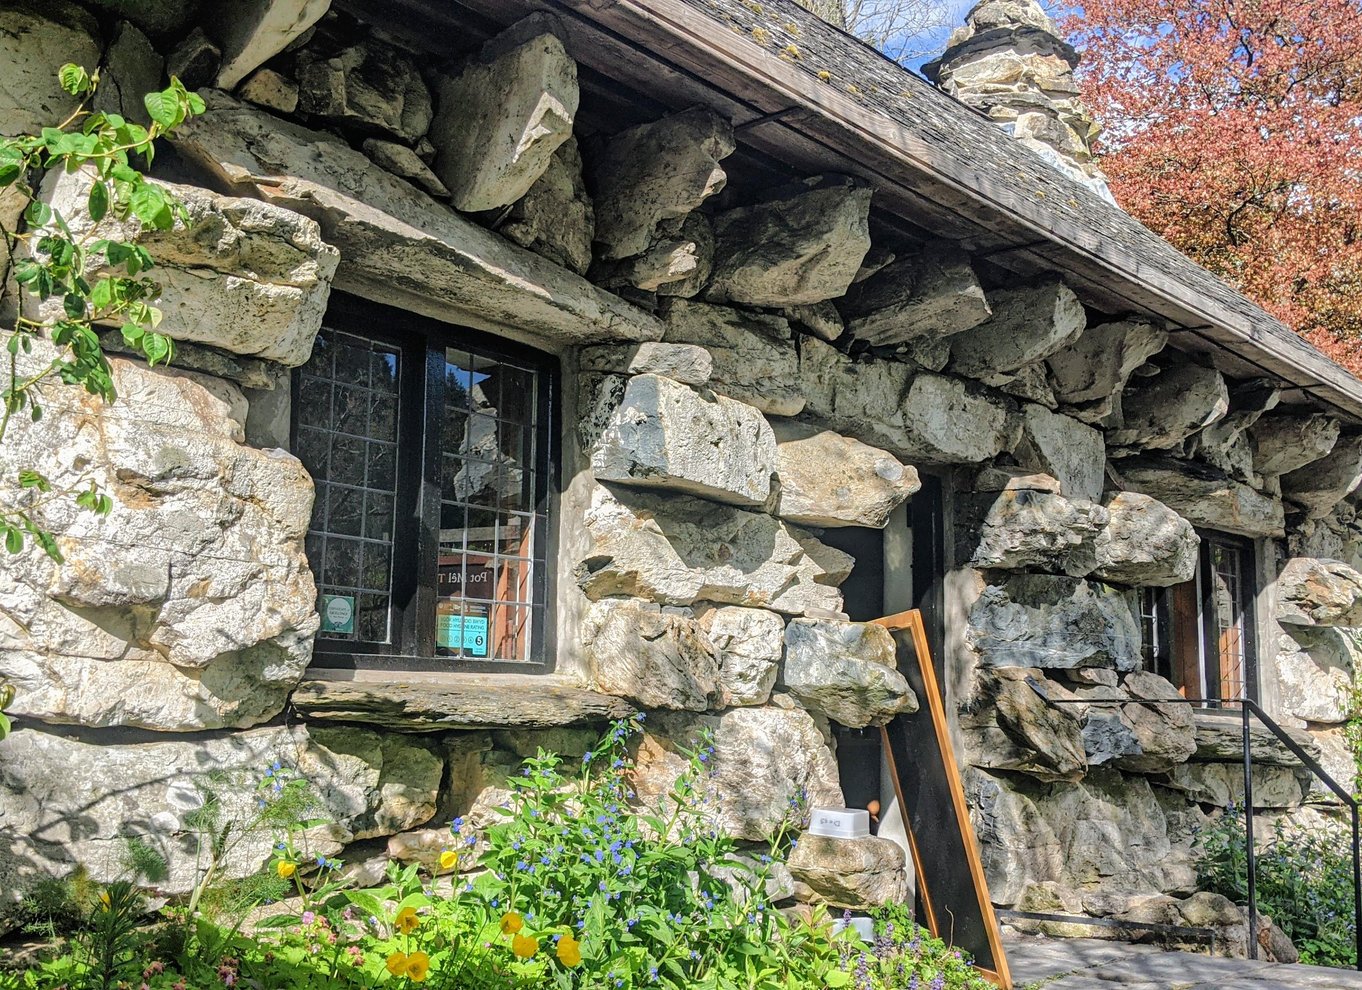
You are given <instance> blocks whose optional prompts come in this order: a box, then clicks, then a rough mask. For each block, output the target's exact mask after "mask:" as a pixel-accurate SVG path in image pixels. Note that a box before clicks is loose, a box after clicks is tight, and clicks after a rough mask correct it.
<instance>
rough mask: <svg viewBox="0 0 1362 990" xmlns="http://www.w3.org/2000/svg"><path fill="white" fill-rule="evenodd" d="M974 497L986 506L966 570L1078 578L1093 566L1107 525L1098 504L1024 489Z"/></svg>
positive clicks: (1103, 512) (1106, 519)
mask: <svg viewBox="0 0 1362 990" xmlns="http://www.w3.org/2000/svg"><path fill="white" fill-rule="evenodd" d="M979 499H980V501H988V503H989V504H988V509H987V513H986V514H985V516H984V519H983V522H982V524H981V525H980V527H979V535H978V543H977V545H976V546H975V548H974V555H973V557H972V558H971V560H970V565H971V566H972V567H980V568H986V569H987V568H998V569H1001V570H1038V571H1047V572H1050V573H1056V574H1069V575H1072V576H1073V577H1084V576H1086V575H1087V574H1089V573H1091V572H1092V570H1093V568H1094V567H1095V566H1096V563H1097V561H1096V551H1095V547H1096V541H1097V539H1098V535H1099V533H1101V532H1102V531H1103V530H1104V529H1105V527H1106V525H1107V521H1108V513H1107V510H1106V509H1104V508H1103V507H1102V506H1100V505H1097V504H1095V503H1093V502H1089V501H1087V500H1085V499H1075V500H1070V499H1067V498H1064V497H1063V496H1062V495H1056V494H1051V493H1049V492H1039V491H1029V490H1026V489H1022V490H1018V491H1004V492H1001V493H1000V494H998V496H997V497H996V498H994V497H993V496H992V493H989V494H988V495H984V496H980V497H979Z"/></svg>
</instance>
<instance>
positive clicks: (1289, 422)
mask: <svg viewBox="0 0 1362 990" xmlns="http://www.w3.org/2000/svg"><path fill="white" fill-rule="evenodd" d="M1338 431H1339V422H1338V420H1336V419H1334V418H1333V417H1332V416H1325V415H1322V414H1319V413H1315V414H1312V415H1308V416H1292V415H1287V414H1282V415H1276V416H1264V417H1262V418H1261V419H1259V420H1258V421H1257V422H1256V423H1254V424H1253V427H1252V429H1251V430H1250V431H1249V432H1250V435H1251V437H1252V443H1253V467H1254V470H1256V471H1258V472H1259V473H1260V474H1267V475H1282V474H1290V473H1291V472H1292V471H1296V470H1298V469H1300V468H1303V467H1305V466H1306V465H1307V464H1313V463H1314V462H1315V461H1318V460H1320V459H1321V458H1323V457H1327V456H1328V454H1329V452H1330V451H1332V450H1333V449H1334V445H1335V444H1336V443H1338Z"/></svg>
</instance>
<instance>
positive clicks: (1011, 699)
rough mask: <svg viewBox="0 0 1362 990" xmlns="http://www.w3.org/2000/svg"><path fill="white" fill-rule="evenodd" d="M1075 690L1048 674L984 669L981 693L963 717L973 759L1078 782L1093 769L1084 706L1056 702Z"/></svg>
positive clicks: (1040, 776)
mask: <svg viewBox="0 0 1362 990" xmlns="http://www.w3.org/2000/svg"><path fill="white" fill-rule="evenodd" d="M1072 697H1073V694H1072V692H1070V691H1068V690H1066V689H1065V688H1064V687H1063V686H1062V685H1060V684H1058V683H1056V682H1054V681H1050V680H1046V678H1045V673H1044V671H1041V670H1036V669H1032V668H1026V667H995V668H989V669H985V670H980V671H979V679H978V681H977V683H976V688H975V695H974V697H973V699H972V701H971V704H970V706H969V709H968V710H967V711H966V712H962V714H961V723H960V724H961V728H962V729H963V730H964V731H965V735H966V739H967V740H968V741H969V744H970V745H969V761H970V763H971V764H972V765H974V766H977V767H982V768H985V769H998V770H1016V771H1020V772H1022V773H1025V774H1026V775H1027V776H1030V777H1035V778H1036V779H1038V780H1043V781H1057V780H1078V779H1080V778H1081V777H1082V776H1083V774H1084V773H1085V772H1086V771H1087V769H1088V760H1087V757H1086V756H1085V754H1084V746H1083V741H1084V740H1083V728H1082V725H1081V723H1080V721H1079V716H1080V714H1081V713H1082V709H1081V706H1078V705H1068V704H1052V702H1053V701H1060V700H1067V699H1071V698H1072Z"/></svg>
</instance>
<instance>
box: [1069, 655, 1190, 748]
mask: <svg viewBox="0 0 1362 990" xmlns="http://www.w3.org/2000/svg"><path fill="white" fill-rule="evenodd" d="M1077 694H1078V695H1079V697H1082V698H1087V699H1090V700H1091V701H1092V702H1093V703H1092V704H1091V705H1090V706H1089V707H1088V709H1087V712H1086V713H1085V714H1084V717H1083V738H1084V741H1085V743H1086V744H1087V752H1088V762H1089V763H1090V764H1091V765H1093V766H1098V765H1101V764H1103V763H1110V764H1111V765H1112V766H1114V767H1116V768H1117V769H1119V770H1127V771H1133V772H1135V773H1164V772H1166V771H1168V770H1170V769H1172V768H1173V767H1175V766H1177V765H1178V764H1181V763H1185V762H1187V760H1189V759H1190V758H1191V757H1192V756H1193V755H1194V754H1195V753H1196V748H1197V743H1196V724H1195V721H1194V719H1193V716H1192V709H1191V708H1190V707H1189V706H1188V705H1187V704H1186V701H1185V699H1184V698H1183V697H1182V695H1181V693H1179V691H1178V689H1177V688H1175V687H1173V685H1172V684H1171V683H1169V682H1168V681H1167V680H1165V679H1164V678H1162V677H1159V676H1158V675H1157V674H1153V673H1150V672H1149V671H1146V670H1137V671H1134V672H1133V673H1130V674H1127V675H1126V676H1125V678H1124V680H1123V681H1122V683H1121V689H1120V690H1113V689H1110V688H1102V687H1095V688H1080V689H1078V691H1077Z"/></svg>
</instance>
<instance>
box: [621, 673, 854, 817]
mask: <svg viewBox="0 0 1362 990" xmlns="http://www.w3.org/2000/svg"><path fill="white" fill-rule="evenodd" d="M779 700H780V696H777V697H776V698H775V699H773V702H775V701H779ZM706 729H707V730H709V731H710V732H712V733H713V738H714V741H713V745H714V754H713V756H712V757H710V760H709V766H710V768H711V776H710V777H709V778H708V780H707V781H706V783H705V787H706V793H707V794H708V795H709V797H710V800H709V803H708V804H707V805H705V812H706V814H707V816H708V817H710V819H711V820H712V821H713V822H714V824H715V826H716V827H718V828H719V829H721V830H722V831H723V832H725V833H727V834H728V835H731V836H733V837H734V838H736V839H741V840H748V841H752V842H766V841H768V840H769V839H770V836H771V835H772V834H773V833H774V831H775V829H776V828H777V827H778V826H779V825H780V823H781V822H783V821H785V820H786V818H787V816H788V815H789V810H790V802H791V799H794V798H796V797H798V796H800V795H803V796H804V797H805V798H806V799H807V801H808V803H809V805H810V806H811V807H833V808H837V807H842V806H843V804H844V803H845V800H846V799H845V798H844V797H843V796H842V789H841V787H840V786H839V785H838V782H837V758H836V757H835V756H834V755H833V753H832V749H831V746H830V739H829V737H828V735H827V730H826V725H825V724H824V725H823V726H820V724H819V722H818V721H817V720H815V718H814V717H813V716H812V715H810V714H809V713H808V712H806V711H805V710H804V709H802V708H799V707H797V706H794V705H792V704H790V703H789V701H788V699H786V700H785V702H784V704H782V705H778V704H772V705H770V706H767V707H765V708H734V709H732V710H730V711H727V712H724V713H723V714H721V715H688V714H682V713H673V712H667V713H662V714H659V715H657V716H655V717H653V718H650V719H649V720H648V723H647V730H646V732H645V733H644V736H643V740H642V741H641V742H640V744H639V748H638V755H637V757H636V761H635V763H636V769H635V771H634V784H635V787H634V790H635V791H636V792H637V794H638V797H639V799H640V800H641V801H642V802H644V803H645V804H652V805H656V804H660V803H665V802H666V800H667V795H668V794H669V793H670V792H671V790H672V788H673V787H674V786H675V783H676V778H677V775H678V774H679V773H680V772H681V771H682V769H684V767H685V765H686V761H685V758H684V757H683V756H682V755H681V754H680V753H679V752H677V747H678V746H687V747H695V746H698V745H699V743H700V734H701V732H702V731H703V730H706Z"/></svg>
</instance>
